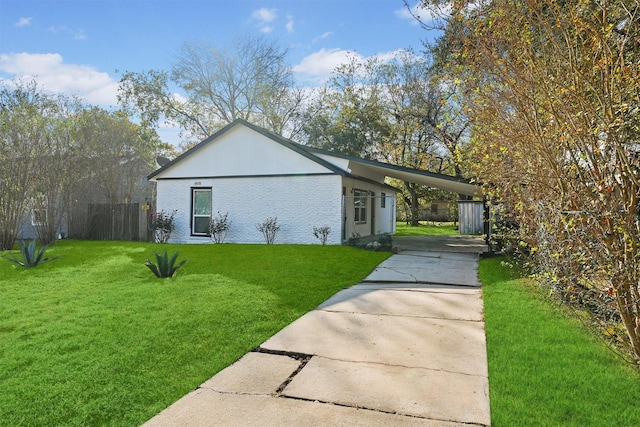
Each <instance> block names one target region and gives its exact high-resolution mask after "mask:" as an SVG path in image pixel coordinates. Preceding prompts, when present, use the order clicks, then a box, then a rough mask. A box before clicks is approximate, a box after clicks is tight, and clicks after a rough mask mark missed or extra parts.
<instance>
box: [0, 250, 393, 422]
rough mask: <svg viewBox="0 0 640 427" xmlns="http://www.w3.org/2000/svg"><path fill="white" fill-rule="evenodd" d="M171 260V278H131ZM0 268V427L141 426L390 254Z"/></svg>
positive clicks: (261, 254) (315, 253)
mask: <svg viewBox="0 0 640 427" xmlns="http://www.w3.org/2000/svg"><path fill="white" fill-rule="evenodd" d="M164 248H167V249H168V250H169V252H173V251H175V250H180V252H181V255H180V257H179V259H188V262H187V263H186V264H185V265H184V267H182V269H180V270H179V272H178V275H177V277H176V278H173V279H167V280H162V279H156V278H155V277H154V276H153V275H152V273H151V272H150V271H149V270H148V269H147V268H146V267H145V266H144V265H143V261H144V259H145V258H152V255H153V251H158V252H160V251H161V250H162V249H164ZM47 254H48V255H59V256H60V257H61V258H60V259H58V260H55V261H53V262H50V263H47V264H43V265H40V266H37V267H35V268H31V269H23V268H20V267H17V266H14V265H13V264H11V263H9V262H8V261H5V260H2V259H0V425H3V426H4V425H6V426H9V425H11V426H15V425H38V426H40V425H126V426H131V425H139V424H140V423H142V422H144V421H145V420H147V419H149V418H151V417H152V416H153V415H155V414H156V413H158V412H159V411H161V410H162V409H163V408H165V407H167V406H168V405H169V404H171V403H172V402H174V401H175V400H177V399H178V398H180V397H181V396H183V395H184V394H186V393H187V392H189V391H190V390H193V389H194V388H195V387H197V386H198V385H199V384H201V383H202V382H203V381H205V380H206V379H208V378H209V377H211V376H212V375H214V374H215V373H216V372H218V371H219V370H221V369H223V368H224V367H226V366H228V365H229V364H231V363H232V362H234V361H235V360H237V359H238V358H239V357H241V356H242V355H243V354H245V353H246V352H248V351H250V350H251V349H253V348H254V347H256V346H257V345H259V344H260V343H262V342H263V341H264V340H266V339H267V338H268V337H270V336H271V335H273V334H274V333H275V332H277V331H278V330H280V329H281V328H283V327H284V326H286V325H287V324H289V323H290V322H292V321H293V320H294V319H296V318H297V317H299V316H301V315H302V314H304V313H305V312H307V311H309V310H312V309H313V308H314V307H316V306H317V305H318V304H320V303H321V302H322V301H324V300H326V299H327V298H328V297H329V296H331V295H332V294H334V293H335V292H337V291H338V290H340V289H342V288H344V287H346V286H349V285H352V284H354V283H357V282H358V281H359V280H360V279H362V278H363V277H364V276H366V275H367V274H368V273H369V272H370V271H371V270H372V269H373V268H374V267H375V266H376V265H377V264H378V263H380V262H381V261H382V260H383V259H385V258H386V257H388V256H389V254H388V253H379V252H368V251H362V250H358V249H354V248H350V247H342V246H321V245H307V246H294V245H268V246H267V245H157V244H151V243H134V242H81V241H71V240H68V241H60V242H58V243H56V245H55V246H53V247H52V248H51V249H50V250H49V251H48V252H47Z"/></svg>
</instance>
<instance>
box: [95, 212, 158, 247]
mask: <svg viewBox="0 0 640 427" xmlns="http://www.w3.org/2000/svg"><path fill="white" fill-rule="evenodd" d="M147 213H148V211H146V210H142V209H141V207H140V204H139V203H128V204H116V205H110V204H90V205H89V206H88V209H87V225H88V233H87V234H88V235H87V238H88V239H91V240H136V241H149V240H151V232H150V231H149V228H148V227H147V222H148V217H147Z"/></svg>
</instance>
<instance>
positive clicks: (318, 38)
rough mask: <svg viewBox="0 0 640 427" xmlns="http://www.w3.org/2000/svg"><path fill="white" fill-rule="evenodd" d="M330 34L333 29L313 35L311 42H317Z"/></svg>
mask: <svg viewBox="0 0 640 427" xmlns="http://www.w3.org/2000/svg"><path fill="white" fill-rule="evenodd" d="M332 35H333V31H326V32H324V33H323V34H321V35H319V36H316V37H314V38H313V40H312V41H311V43H316V42H318V41H320V40H324V39H326V38H327V37H331V36H332Z"/></svg>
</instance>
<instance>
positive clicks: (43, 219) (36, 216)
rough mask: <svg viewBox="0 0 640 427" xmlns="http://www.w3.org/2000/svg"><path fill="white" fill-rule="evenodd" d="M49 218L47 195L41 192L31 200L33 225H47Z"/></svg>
mask: <svg viewBox="0 0 640 427" xmlns="http://www.w3.org/2000/svg"><path fill="white" fill-rule="evenodd" d="M47 219H48V218H47V197H46V196H45V195H44V194H41V193H39V194H37V195H36V196H34V197H33V198H32V200H31V225H34V226H35V225H45V224H47Z"/></svg>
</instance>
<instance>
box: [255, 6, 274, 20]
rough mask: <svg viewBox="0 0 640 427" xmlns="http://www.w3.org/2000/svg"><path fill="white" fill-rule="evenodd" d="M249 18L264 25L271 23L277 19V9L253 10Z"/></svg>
mask: <svg viewBox="0 0 640 427" xmlns="http://www.w3.org/2000/svg"><path fill="white" fill-rule="evenodd" d="M251 17H252V18H253V19H255V20H256V21H260V22H264V23H266V22H273V21H274V20H275V19H276V18H277V17H278V14H277V9H267V8H266V7H263V8H262V9H258V10H254V11H253V13H252V14H251Z"/></svg>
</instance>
